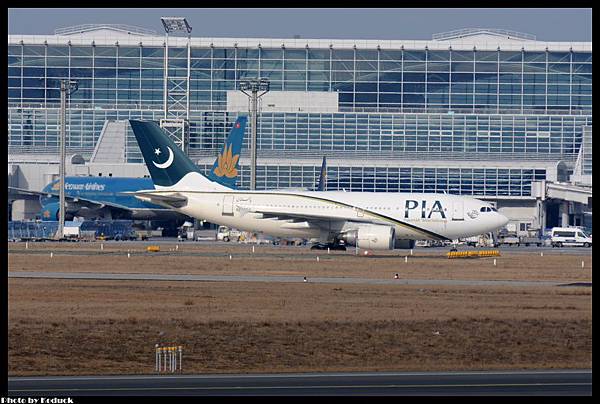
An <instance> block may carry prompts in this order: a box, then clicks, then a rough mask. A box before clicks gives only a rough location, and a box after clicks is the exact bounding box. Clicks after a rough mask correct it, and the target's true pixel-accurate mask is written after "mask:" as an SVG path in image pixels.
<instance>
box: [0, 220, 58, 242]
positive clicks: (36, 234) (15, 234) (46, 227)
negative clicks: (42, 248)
mask: <svg viewBox="0 0 600 404" xmlns="http://www.w3.org/2000/svg"><path fill="white" fill-rule="evenodd" d="M57 230H58V222H24V221H9V222H8V239H9V240H47V239H51V238H53V237H54V235H55V234H56V232H57Z"/></svg>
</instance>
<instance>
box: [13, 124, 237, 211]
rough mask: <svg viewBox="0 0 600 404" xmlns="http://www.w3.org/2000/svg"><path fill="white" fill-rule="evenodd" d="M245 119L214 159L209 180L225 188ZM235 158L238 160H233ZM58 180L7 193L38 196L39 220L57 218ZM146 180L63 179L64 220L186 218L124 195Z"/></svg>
mask: <svg viewBox="0 0 600 404" xmlns="http://www.w3.org/2000/svg"><path fill="white" fill-rule="evenodd" d="M247 120H248V118H247V117H246V116H239V117H238V118H237V120H236V121H235V123H234V124H233V126H232V128H231V131H230V132H229V135H228V137H227V139H226V140H225V144H224V145H223V148H222V149H221V153H220V154H219V156H218V157H217V159H216V160H215V163H214V164H213V168H212V170H211V171H210V174H209V178H210V179H211V180H212V181H216V182H217V183H220V184H223V185H225V186H227V187H229V188H234V189H235V188H236V180H237V178H238V177H239V175H238V173H239V171H238V170H239V162H238V160H239V154H240V151H241V148H242V142H243V140H244V130H245V127H246V123H247ZM233 156H238V157H235V158H234V157H233ZM59 186H60V183H59V180H55V181H53V182H51V183H50V184H48V185H46V186H45V187H44V188H43V189H42V191H41V192H37V191H30V190H26V189H20V188H15V187H9V192H11V193H13V194H16V195H20V196H21V197H39V199H40V203H41V205H42V209H41V212H40V214H39V216H40V218H41V220H43V221H52V220H58V218H59V200H58V199H59V192H60V191H59ZM153 187H154V184H153V183H152V180H151V179H150V178H128V177H97V176H94V177H91V176H90V177H66V178H65V201H66V205H67V210H66V212H65V213H66V214H65V220H72V219H73V218H74V217H75V216H79V217H85V218H99V217H101V218H106V219H132V220H174V219H186V218H187V216H185V215H184V214H182V213H180V212H176V211H174V210H172V209H168V208H165V207H164V206H160V205H156V204H154V203H151V202H145V201H141V200H139V199H137V198H135V197H134V196H132V195H130V194H126V192H132V191H138V190H142V189H149V188H153Z"/></svg>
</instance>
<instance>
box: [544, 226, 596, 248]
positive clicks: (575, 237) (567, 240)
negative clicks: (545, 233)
mask: <svg viewBox="0 0 600 404" xmlns="http://www.w3.org/2000/svg"><path fill="white" fill-rule="evenodd" d="M551 235H552V236H551V237H552V238H551V240H552V247H563V246H567V247H568V246H577V247H579V246H583V247H591V246H592V238H591V237H590V236H588V235H587V234H585V232H584V231H583V230H581V229H577V228H574V227H553V228H552V233H551Z"/></svg>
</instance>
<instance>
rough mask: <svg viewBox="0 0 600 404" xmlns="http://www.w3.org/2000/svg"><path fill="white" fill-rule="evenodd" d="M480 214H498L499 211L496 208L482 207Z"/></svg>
mask: <svg viewBox="0 0 600 404" xmlns="http://www.w3.org/2000/svg"><path fill="white" fill-rule="evenodd" d="M479 211H480V212H498V210H497V209H496V208H491V207H489V206H482V207H481V208H479Z"/></svg>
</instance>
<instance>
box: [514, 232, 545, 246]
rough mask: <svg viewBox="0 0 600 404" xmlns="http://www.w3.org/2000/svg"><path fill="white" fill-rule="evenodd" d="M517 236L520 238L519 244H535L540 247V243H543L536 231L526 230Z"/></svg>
mask: <svg viewBox="0 0 600 404" xmlns="http://www.w3.org/2000/svg"><path fill="white" fill-rule="evenodd" d="M519 238H520V240H521V244H525V245H526V246H530V245H536V246H538V247H541V246H542V245H544V240H542V238H541V237H540V235H539V232H537V231H530V232H527V233H526V234H524V235H522V236H521V237H519Z"/></svg>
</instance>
